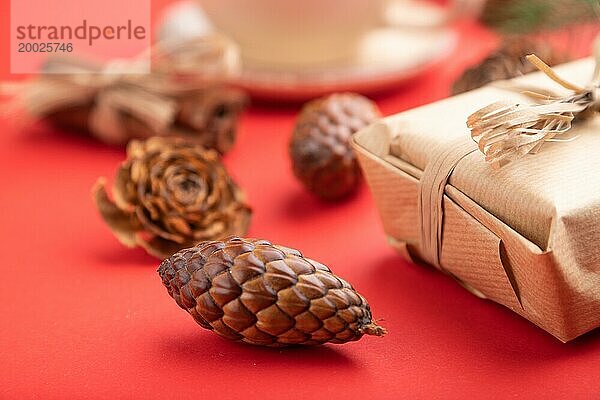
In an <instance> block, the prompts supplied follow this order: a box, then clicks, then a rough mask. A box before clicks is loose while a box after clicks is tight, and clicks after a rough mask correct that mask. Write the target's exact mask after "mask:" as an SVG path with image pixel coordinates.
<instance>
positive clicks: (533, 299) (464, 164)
mask: <svg viewBox="0 0 600 400" xmlns="http://www.w3.org/2000/svg"><path fill="white" fill-rule="evenodd" d="M555 70H556V71H557V73H558V74H559V75H561V76H562V77H564V78H566V79H568V80H570V81H572V82H574V83H577V84H581V85H583V86H585V85H587V84H589V80H590V77H591V76H592V73H593V71H594V61H593V60H591V59H584V60H580V61H576V62H574V63H570V64H565V65H562V66H560V67H558V68H556V69H555ZM511 85H513V86H518V87H540V88H545V89H553V90H558V89H559V88H558V87H557V85H556V84H554V83H553V82H552V81H550V80H549V79H548V78H547V77H546V76H545V75H543V74H541V73H534V74H530V75H526V76H524V77H520V78H518V79H516V80H513V81H512V82H511ZM504 86H506V85H504ZM563 91H564V89H563ZM499 100H508V101H511V102H514V103H531V102H532V100H531V99H529V98H527V97H525V96H524V95H522V94H520V93H519V92H517V91H514V90H507V89H506V87H504V88H503V87H502V85H498V84H495V85H490V86H488V87H485V88H482V89H478V90H474V91H472V92H468V93H465V94H462V95H459V96H455V97H451V98H448V99H445V100H442V101H439V102H436V103H432V104H429V105H426V106H423V107H419V108H416V109H413V110H409V111H406V112H402V113H400V114H397V115H393V116H391V117H388V118H385V119H383V120H381V121H379V122H377V123H375V124H374V125H372V126H370V127H368V128H366V129H364V130H362V131H360V132H359V133H357V134H356V135H355V136H354V138H353V145H354V148H355V150H356V152H357V154H358V157H359V160H360V163H361V166H362V168H363V170H364V173H365V176H366V179H367V181H368V184H369V187H370V189H371V191H372V193H373V197H374V199H375V203H376V205H377V207H378V209H379V212H380V215H381V218H382V220H383V226H384V229H385V232H386V234H387V236H388V238H389V242H390V244H391V245H392V246H394V247H395V248H396V249H398V250H399V251H400V252H401V253H402V254H403V255H404V256H405V257H406V258H408V259H410V260H412V261H415V262H420V263H430V264H433V265H435V266H436V267H438V268H439V269H440V270H442V271H443V272H446V273H448V274H450V275H451V276H453V277H455V278H456V279H457V281H458V282H460V283H461V284H462V285H463V286H464V287H465V288H467V289H468V290H470V291H471V292H472V293H474V294H476V295H478V296H480V297H484V298H488V299H491V300H493V301H495V302H498V303H500V304H503V305H504V306H506V307H508V308H510V309H511V310H513V311H515V312H516V313H518V314H520V315H522V316H523V317H525V318H527V319H528V320H530V321H532V322H533V323H535V324H536V325H538V326H540V327H541V328H543V329H545V330H546V331H548V332H549V333H551V334H552V335H554V336H555V337H557V338H558V339H560V340H562V341H564V342H566V341H569V340H572V339H574V338H575V337H577V336H579V335H581V334H583V333H585V332H588V331H590V330H592V329H594V328H596V327H598V326H600V116H596V117H591V118H588V119H585V120H581V121H577V122H576V123H574V125H573V128H572V129H571V131H570V132H569V134H568V136H567V138H570V139H571V140H569V141H567V142H562V143H561V142H555V143H546V144H544V146H543V147H542V149H541V150H540V151H539V152H538V153H536V154H529V155H526V156H524V157H523V158H520V159H518V160H516V161H513V162H511V163H509V164H508V165H505V166H503V167H502V168H493V166H492V165H490V164H489V163H487V162H486V161H485V156H484V155H483V154H482V153H480V152H479V151H472V152H468V153H467V155H466V156H464V157H460V158H458V159H457V162H456V165H455V167H454V169H451V170H450V171H445V170H444V168H446V167H444V163H447V162H446V161H447V159H448V158H452V157H454V153H456V149H457V148H460V147H461V146H462V147H469V146H474V147H475V148H476V147H477V146H476V144H475V143H474V142H473V141H472V139H471V133H470V131H469V129H468V128H467V125H466V121H467V118H468V117H469V115H471V114H472V113H473V112H475V111H477V110H478V109H480V108H482V107H484V106H487V105H488V104H490V103H493V102H496V101H499ZM432 170H433V172H432ZM438 170H439V171H438ZM440 171H441V172H440ZM440 173H442V174H446V175H449V180H448V181H447V182H445V181H443V179H442V182H443V185H440V187H439V188H437V187H435V185H436V184H439V182H440V180H439V179H437V178H436V177H435V175H436V174H437V175H439V174H440ZM432 176H434V178H432ZM432 186H433V187H432ZM438 190H439V193H440V196H439V205H438V206H437V207H436V204H435V192H436V191H438ZM431 193H433V195H432V194H431ZM432 199H433V200H432ZM432 201H433V205H431V204H432ZM430 225H432V226H430ZM432 234H433V235H434V237H439V243H438V245H437V247H436V246H433V247H434V248H435V250H434V251H433V253H432V250H431V248H432V244H431V240H430V239H429V237H430V236H431V235H432ZM436 234H437V236H435V235H436ZM431 254H434V256H432V255H431ZM436 255H437V258H436ZM432 260H433V261H432Z"/></svg>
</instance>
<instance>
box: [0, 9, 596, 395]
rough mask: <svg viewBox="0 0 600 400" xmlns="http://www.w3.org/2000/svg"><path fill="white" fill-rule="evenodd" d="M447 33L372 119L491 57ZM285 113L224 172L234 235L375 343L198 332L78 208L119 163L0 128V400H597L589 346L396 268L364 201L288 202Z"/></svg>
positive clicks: (265, 121) (110, 153) (96, 151)
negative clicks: (337, 302) (358, 304)
mask: <svg viewBox="0 0 600 400" xmlns="http://www.w3.org/2000/svg"><path fill="white" fill-rule="evenodd" d="M5 3H6V0H3V2H2V5H1V6H0V7H1V8H0V15H2V18H4V19H3V20H2V21H0V29H2V39H3V40H2V46H3V47H1V48H0V53H1V54H2V58H1V60H2V65H1V66H0V68H1V72H2V76H3V77H4V78H6V77H8V74H7V72H6V71H7V68H8V62H7V59H6V54H8V50H7V48H6V40H5V39H6V36H7V33H8V28H7V24H6V22H7V21H6V20H5V19H6V4H5ZM159 6H160V5H159V4H156V7H155V10H156V9H158V8H159ZM462 36H463V38H462V40H463V43H464V46H460V49H459V50H457V51H456V52H455V54H454V55H453V57H452V59H451V60H449V62H448V64H447V66H445V67H444V68H443V69H440V70H439V71H436V73H433V74H429V75H427V76H426V77H424V78H423V79H421V80H419V81H417V82H414V83H413V84H411V85H409V86H404V87H398V88H397V89H395V90H394V91H393V93H391V94H388V95H386V96H383V97H380V98H379V99H378V102H379V104H380V106H381V108H382V109H383V111H384V113H386V114H390V113H394V112H398V111H400V110H403V109H406V108H409V107H412V106H416V105H419V104H423V103H427V102H429V101H432V100H435V99H438V98H441V97H444V96H446V95H447V93H448V87H449V82H450V81H451V80H452V79H454V77H455V76H456V75H457V74H458V73H459V72H460V70H461V69H462V68H463V66H464V65H465V64H467V63H469V62H470V61H473V60H474V59H476V58H478V57H480V56H481V55H482V54H483V52H484V51H485V50H486V49H488V48H489V47H490V46H491V45H492V39H491V36H490V35H489V34H486V33H485V32H483V31H482V30H481V29H478V28H474V27H466V28H465V30H464V33H463V35H462ZM467 48H468V49H469V51H468V52H467V51H466V50H465V49H467ZM295 112H296V110H295V109H291V108H290V109H281V108H274V107H267V106H255V107H253V108H251V109H250V111H249V112H248V113H247V115H246V116H245V117H244V118H243V121H242V123H241V126H240V137H239V142H238V143H237V146H236V148H235V150H234V151H233V152H232V153H231V154H229V155H228V156H227V157H226V164H227V166H228V167H229V169H230V171H231V172H232V173H233V175H234V176H235V177H236V178H237V180H238V182H239V183H240V185H241V186H242V187H244V188H245V189H246V191H247V194H248V197H249V200H250V202H251V204H252V205H253V207H254V209H255V214H254V220H253V224H252V228H251V232H250V234H251V235H252V236H259V237H264V238H268V239H270V240H272V241H274V242H277V243H281V244H286V245H290V246H292V247H297V248H299V249H301V250H302V251H303V252H304V253H305V254H306V255H308V256H310V257H312V258H315V259H317V260H320V261H322V262H323V263H326V264H327V265H329V266H330V267H332V269H333V270H334V271H335V272H336V273H338V274H339V275H341V276H343V277H344V278H346V279H347V280H348V281H350V282H352V283H353V284H354V285H355V287H356V288H357V289H358V290H359V291H360V292H361V293H362V294H364V295H365V296H366V297H367V298H368V299H369V301H370V303H371V305H372V308H373V310H374V314H375V317H376V318H384V319H385V321H383V322H381V324H382V325H384V326H386V327H387V328H388V329H389V335H388V336H386V337H385V338H371V337H367V338H364V339H363V340H361V341H359V342H357V343H352V344H348V345H344V346H335V345H326V346H323V347H318V348H305V349H302V348H295V349H284V350H273V349H263V348H257V347H251V346H246V345H242V344H236V343H230V342H227V341H225V340H223V339H221V338H219V337H217V336H215V335H214V334H212V333H210V332H208V331H205V330H202V329H201V328H199V327H198V326H197V325H196V324H195V323H194V322H193V320H192V319H191V318H190V317H189V316H188V315H187V314H186V313H185V312H183V311H182V310H181V309H179V308H178V307H177V306H176V304H175V302H174V301H173V300H172V299H171V298H169V296H168V295H167V293H166V290H165V289H164V288H163V287H162V286H161V283H160V279H159V278H158V276H157V274H156V272H155V270H156V267H157V265H158V261H157V260H155V259H153V258H151V257H149V256H147V255H146V254H145V253H144V252H143V251H142V250H127V249H125V248H123V247H122V246H121V245H120V244H119V243H117V241H116V240H115V239H114V238H113V236H112V235H111V233H110V232H109V230H108V228H107V227H106V226H105V225H104V224H103V223H102V221H101V220H100V217H99V216H98V213H97V212H96V210H95V209H94V206H93V204H92V201H91V198H90V188H91V186H92V184H93V183H94V181H95V180H96V178H97V177H98V176H102V175H104V176H109V177H112V175H113V173H114V171H115V168H116V166H117V164H118V163H119V161H121V160H122V159H123V157H124V152H123V151H122V150H121V149H116V148H111V147H106V146H102V145H99V144H97V143H95V142H93V141H92V140H88V139H84V138H77V137H73V136H69V135H67V134H64V133H61V132H53V131H49V130H47V129H43V128H36V129H25V130H19V129H17V128H15V127H14V126H12V125H11V124H9V122H8V121H1V122H0V132H1V135H0V143H1V144H0V160H1V161H0V162H1V168H0V180H1V182H2V187H3V188H2V190H0V210H1V212H0V215H1V216H2V217H1V220H0V221H1V222H0V243H1V244H2V245H1V246H2V251H1V252H0V275H1V276H2V279H1V280H0V316H1V318H2V319H1V326H0V398H1V399H29V398H40V399H81V398H89V399H113V398H132V399H154V398H157V399H169V398H177V399H180V398H195V399H210V398H214V399H229V398H236V399H241V398H263V399H287V398H307V399H308V398H310V399H313V398H315V399H319V398H327V399H334V398H343V399H371V398H378V399H379V398H381V399H385V398H429V399H431V398H461V399H462V398H482V397H485V398H569V399H591V398H600V333H599V332H598V331H596V332H592V333H591V334H588V335H585V336H584V337H582V338H580V339H578V340H576V341H574V342H572V343H569V344H561V343H560V342H558V341H557V340H556V339H554V338H552V337H551V336H550V335H548V334H547V333H545V332H543V331H542V330H540V329H538V328H537V327H535V326H533V325H532V324H530V323H529V322H527V321H526V320H524V319H522V318H520V317H518V316H517V315H515V314H513V313H511V312H510V311H508V310H507V309H505V308H503V307H501V306H498V305H496V304H493V303H491V302H486V301H482V300H479V299H477V298H475V297H474V296H472V295H471V294H469V293H468V292H466V291H465V290H464V289H462V288H461V287H460V286H459V285H457V284H456V283H455V282H454V281H452V280H451V279H450V278H448V277H445V276H443V275H441V274H439V273H436V272H434V271H432V270H429V269H426V268H423V267H419V266H416V265H411V264H409V263H406V262H404V261H402V260H401V259H400V258H399V257H398V256H397V255H396V254H395V253H394V252H393V251H392V250H390V248H388V246H387V245H386V242H385V238H384V235H383V232H382V229H381V225H380V223H379V220H378V216H377V213H376V210H375V208H374V205H373V202H372V199H371V197H370V194H369V193H368V190H367V188H366V187H363V188H362V190H361V191H360V192H359V193H358V194H357V196H355V197H354V198H352V199H350V200H349V201H346V202H343V203H340V204H335V205H327V204H323V203H320V202H318V201H317V200H315V199H313V198H312V197H310V196H308V195H307V194H305V193H304V192H303V190H302V189H301V187H300V186H299V185H298V184H297V183H296V182H295V180H294V179H293V177H292V174H291V172H290V169H289V166H288V159H287V153H286V146H287V140H288V136H289V133H290V129H291V127H292V125H293V119H294V115H295Z"/></svg>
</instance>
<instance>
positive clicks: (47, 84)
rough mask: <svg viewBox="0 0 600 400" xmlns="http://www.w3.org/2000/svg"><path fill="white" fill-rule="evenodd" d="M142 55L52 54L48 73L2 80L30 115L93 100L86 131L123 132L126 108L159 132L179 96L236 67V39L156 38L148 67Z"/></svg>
mask: <svg viewBox="0 0 600 400" xmlns="http://www.w3.org/2000/svg"><path fill="white" fill-rule="evenodd" d="M140 60H142V59H141V58H140V59H134V60H117V61H113V62H109V63H108V64H106V65H97V64H91V63H86V62H83V61H81V60H77V59H74V58H53V59H50V60H48V62H47V63H46V65H45V66H44V71H43V72H46V74H41V75H39V76H38V77H37V78H36V79H35V80H33V81H31V82H25V83H16V84H12V85H4V86H3V92H4V93H5V94H9V95H12V96H13V101H12V106H13V107H14V108H16V109H18V108H19V107H21V106H24V107H25V108H26V110H27V111H28V113H29V115H30V116H31V117H33V118H43V117H45V116H47V115H50V114H52V113H54V112H56V111H58V110H61V109H64V108H66V107H72V106H78V105H81V104H86V103H92V102H93V103H94V104H95V106H94V108H93V112H92V113H91V115H90V116H89V121H88V125H89V130H90V131H92V132H94V134H95V135H96V136H97V137H99V138H100V139H102V140H103V141H105V142H108V143H117V142H119V141H120V140H122V139H121V138H122V137H124V136H126V133H125V132H122V130H123V129H124V127H123V124H122V123H121V122H120V118H121V114H122V113H123V112H126V113H128V114H130V115H133V116H135V117H136V118H137V119H139V120H140V121H144V122H145V124H146V125H147V126H149V127H151V128H152V130H154V132H155V134H157V135H160V134H161V133H163V132H164V131H165V130H166V129H167V128H168V127H169V126H170V125H171V124H172V123H173V121H174V119H175V118H176V114H177V112H178V110H177V107H176V106H177V105H176V101H175V100H174V99H175V98H177V97H178V96H183V95H185V94H186V93H191V92H192V91H195V90H199V89H203V88H205V87H207V86H209V85H211V84H214V82H215V81H217V82H220V81H224V80H227V79H229V78H231V77H233V76H235V75H236V74H237V73H238V72H239V68H240V62H239V52H238V49H237V47H236V46H235V44H233V42H231V41H230V40H229V39H227V38H225V37H223V36H220V35H218V34H212V35H208V36H204V37H195V38H192V39H187V40H182V41H177V42H159V43H157V44H155V45H154V46H153V47H152V49H151V50H150V61H151V66H152V67H151V72H150V73H147V71H146V70H145V69H147V68H145V65H144V64H143V62H141V61H140Z"/></svg>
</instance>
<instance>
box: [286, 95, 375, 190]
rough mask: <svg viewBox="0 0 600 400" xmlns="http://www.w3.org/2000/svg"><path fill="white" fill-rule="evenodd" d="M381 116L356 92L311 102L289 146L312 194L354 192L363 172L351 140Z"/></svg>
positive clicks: (298, 170)
mask: <svg viewBox="0 0 600 400" xmlns="http://www.w3.org/2000/svg"><path fill="white" fill-rule="evenodd" d="M378 117H379V111H378V109H377V106H376V105H375V103H373V102H372V101H371V100H369V99H367V98H366V97H363V96H360V95H358V94H354V93H341V94H334V95H331V96H328V97H324V98H321V99H317V100H313V101H311V102H309V103H307V104H306V105H305V106H304V108H303V109H302V111H301V113H300V115H299V117H298V121H297V123H296V127H295V128H294V132H293V134H292V140H291V142H290V147H289V151H290V156H291V159H292V167H293V170H294V174H295V175H296V177H298V179H299V180H300V181H301V182H302V183H303V184H304V186H306V188H307V189H308V190H309V191H311V192H313V193H315V194H316V195H318V196H320V197H322V198H325V199H337V198H341V197H344V196H346V195H348V194H350V193H351V192H353V191H354V190H355V189H356V187H357V186H358V184H359V182H360V177H361V173H360V167H359V165H358V161H357V159H356V156H355V154H354V152H353V150H352V146H351V145H350V138H351V137H352V135H353V134H354V133H355V132H357V131H358V130H360V129H362V128H364V127H365V126H367V125H369V124H371V123H372V122H374V121H375V120H376V119H377V118H378Z"/></svg>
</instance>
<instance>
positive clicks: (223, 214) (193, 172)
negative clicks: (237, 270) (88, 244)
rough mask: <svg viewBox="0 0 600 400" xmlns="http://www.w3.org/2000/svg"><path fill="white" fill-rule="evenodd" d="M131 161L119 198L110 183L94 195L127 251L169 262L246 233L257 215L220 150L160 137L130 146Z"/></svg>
mask: <svg viewBox="0 0 600 400" xmlns="http://www.w3.org/2000/svg"><path fill="white" fill-rule="evenodd" d="M127 156H128V157H127V160H126V161H125V162H124V163H122V164H121V166H120V167H119V170H118V171H117V176H116V178H115V184H114V187H113V199H111V198H110V197H109V195H108V193H107V190H106V184H105V181H104V179H100V180H98V182H97V183H96V186H95V187H94V190H93V194H94V198H95V201H96V204H97V206H98V209H99V211H100V214H101V215H102V217H103V218H104V220H105V221H106V223H107V224H108V225H109V227H110V228H111V229H112V231H113V233H114V234H115V236H116V237H117V238H118V239H119V240H120V241H121V242H122V243H123V244H125V245H126V246H129V247H134V246H142V247H143V248H145V249H146V250H147V251H148V252H149V253H150V254H153V255H155V256H157V257H160V258H165V257H168V256H169V255H171V254H173V253H174V252H176V251H177V250H180V249H183V248H186V247H190V246H193V245H195V244H197V243H199V242H202V241H205V240H213V239H218V238H222V237H224V236H228V235H243V234H245V233H246V231H247V229H248V225H249V223H250V215H251V210H250V208H249V207H248V206H247V205H246V204H245V200H244V195H243V193H242V191H241V190H240V188H239V187H238V186H237V185H236V184H235V183H234V182H233V180H232V179H231V177H230V176H229V175H228V174H227V171H226V170H225V168H224V167H223V165H222V164H221V161H220V158H219V155H218V154H217V153H216V152H215V151H213V150H206V149H204V148H202V147H201V146H198V145H196V144H194V143H191V142H186V141H184V140H181V139H174V138H160V137H155V138H151V139H148V140H147V141H145V142H140V141H132V142H130V144H129V146H128V147H127Z"/></svg>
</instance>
